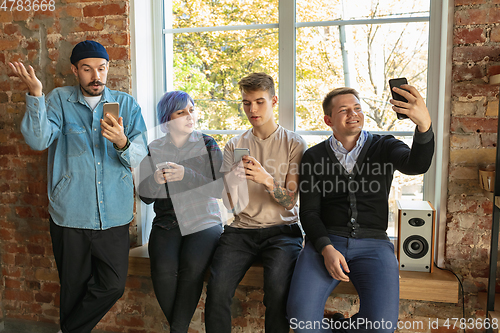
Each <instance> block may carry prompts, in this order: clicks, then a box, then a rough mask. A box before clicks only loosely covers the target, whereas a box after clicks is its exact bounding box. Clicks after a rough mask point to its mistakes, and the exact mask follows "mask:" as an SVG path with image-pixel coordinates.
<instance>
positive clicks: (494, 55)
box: [453, 10, 500, 62]
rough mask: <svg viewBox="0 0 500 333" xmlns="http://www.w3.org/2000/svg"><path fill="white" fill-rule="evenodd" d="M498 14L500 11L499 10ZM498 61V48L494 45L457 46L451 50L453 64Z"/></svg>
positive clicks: (499, 59) (499, 58) (499, 56)
mask: <svg viewBox="0 0 500 333" xmlns="http://www.w3.org/2000/svg"><path fill="white" fill-rule="evenodd" d="M499 12H500V10H499ZM483 60H484V61H494V62H499V61H500V54H499V52H498V46H496V45H489V46H485V45H482V46H481V45H474V46H457V47H454V48H453V61H454V62H469V61H472V62H477V61H483Z"/></svg>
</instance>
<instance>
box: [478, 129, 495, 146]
mask: <svg viewBox="0 0 500 333" xmlns="http://www.w3.org/2000/svg"><path fill="white" fill-rule="evenodd" d="M480 139H481V147H483V148H490V147H492V148H495V147H496V146H497V134H496V133H482V134H481V136H480Z"/></svg>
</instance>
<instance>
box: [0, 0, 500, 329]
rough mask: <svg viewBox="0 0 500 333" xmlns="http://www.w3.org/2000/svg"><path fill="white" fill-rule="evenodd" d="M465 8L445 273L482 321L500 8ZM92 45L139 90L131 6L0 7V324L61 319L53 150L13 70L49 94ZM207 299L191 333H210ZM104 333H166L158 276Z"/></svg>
mask: <svg viewBox="0 0 500 333" xmlns="http://www.w3.org/2000/svg"><path fill="white" fill-rule="evenodd" d="M455 5H456V13H455V27H454V50H453V90H452V109H451V110H450V112H451V133H450V135H451V139H450V149H451V152H450V155H451V156H450V165H449V173H450V179H449V187H448V195H449V200H448V216H447V221H446V223H447V235H446V254H445V259H446V265H447V267H449V268H452V269H453V270H454V271H455V272H457V273H458V274H460V275H461V276H463V278H464V286H465V290H466V294H467V295H466V315H467V316H468V317H476V316H477V317H479V318H484V311H483V310H480V305H479V304H478V301H477V293H478V292H480V291H484V290H485V287H486V285H487V272H488V268H487V264H486V262H487V258H488V254H489V239H490V232H489V230H490V225H491V211H492V204H491V202H489V201H488V200H487V199H486V198H485V197H484V196H483V194H482V192H481V191H480V189H479V187H478V185H477V183H478V177H477V170H478V166H479V165H481V164H487V163H491V162H493V161H494V155H495V144H496V131H497V129H496V119H497V118H496V117H497V110H498V89H499V87H498V86H491V85H488V78H489V76H490V75H492V74H498V73H500V25H499V24H498V22H500V0H469V1H467V0H456V2H455ZM83 39H95V40H98V41H99V42H101V43H103V44H104V45H105V46H106V47H107V49H108V52H109V54H110V57H111V59H112V61H111V66H110V74H109V84H108V86H109V87H110V88H112V89H120V90H123V91H127V92H128V91H130V86H131V80H130V73H131V70H130V59H129V58H130V37H129V3H128V1H111V0H104V1H93V0H86V1H76V0H58V1H56V10H55V11H54V12H44V13H41V12H38V13H33V12H29V13H26V12H16V11H14V12H10V11H7V12H5V11H0V50H1V51H0V69H1V72H0V73H1V74H0V143H1V145H0V195H1V201H0V254H1V257H0V260H1V261H0V263H1V268H2V270H1V275H0V279H1V281H2V283H0V302H1V303H0V306H1V309H2V311H0V320H1V319H2V318H3V316H7V317H9V318H25V319H30V320H38V321H49V322H57V321H58V290H59V287H58V279H57V270H56V268H55V264H54V260H53V257H52V249H51V245H50V237H49V234H48V221H47V211H46V206H47V199H46V153H45V152H42V153H39V152H34V151H32V150H30V149H29V147H28V146H27V145H26V144H25V143H24V140H23V138H22V135H21V134H20V131H19V124H20V121H21V119H22V116H23V113H24V93H25V91H26V90H25V87H23V86H22V84H20V83H19V81H18V80H11V79H10V78H9V77H8V75H7V74H6V73H9V70H8V68H7V66H6V64H7V63H8V62H9V61H12V60H22V61H25V62H27V63H30V64H32V65H33V66H34V67H35V70H36V71H37V74H38V75H39V77H40V79H41V81H42V82H43V84H44V92H45V93H48V92H49V91H50V90H52V89H53V88H54V87H57V86H62V85H68V84H74V83H75V82H76V80H75V79H74V77H73V75H72V74H71V72H70V66H69V55H70V52H71V49H72V46H73V45H74V44H75V43H76V42H78V41H81V40H83ZM204 297H205V296H204V294H203V296H202V299H201V300H200V306H199V309H198V310H197V312H196V314H195V316H194V318H193V324H192V325H191V327H192V330H191V332H201V331H202V326H203V311H202V310H203V305H204ZM262 297H263V295H262V291H261V290H259V289H252V288H238V290H237V293H236V299H235V302H234V304H233V309H234V313H236V314H237V317H236V318H235V319H234V320H233V324H234V325H235V326H237V327H239V328H240V329H239V331H241V332H258V331H261V330H262V328H263V313H264V307H263V305H262ZM358 306H359V301H358V299H357V298H356V297H353V296H348V297H335V298H330V299H329V300H328V302H327V311H330V312H334V311H335V312H336V311H341V312H344V313H345V314H348V315H350V314H353V313H354V312H355V311H356V310H357V307H358ZM400 313H401V315H400V318H401V319H402V320H416V321H417V320H423V321H426V320H428V318H436V316H438V317H439V318H442V319H443V318H451V317H460V316H461V305H460V304H458V305H455V304H439V303H431V302H416V301H401V306H400ZM441 323H442V322H441ZM98 327H99V328H100V329H106V330H108V331H114V332H128V333H134V332H136V333H137V332H162V331H165V328H166V327H167V324H166V321H165V319H164V317H163V314H162V313H161V311H160V309H159V306H158V305H157V302H156V299H155V297H154V293H153V290H152V286H151V281H150V279H149V278H139V277H130V278H129V280H128V282H127V289H126V291H125V295H124V297H123V298H122V299H121V300H120V301H119V302H118V303H117V304H116V306H115V307H113V309H112V310H111V312H110V313H109V314H108V315H106V316H105V317H104V318H103V320H102V321H101V323H100V324H99V326H98ZM438 331H441V330H432V332H438ZM402 332H403V331H402ZM408 332H410V331H408ZM424 332H431V330H424ZM468 332H469V331H468ZM470 332H472V331H470Z"/></svg>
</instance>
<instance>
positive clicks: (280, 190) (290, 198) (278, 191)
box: [270, 179, 298, 209]
mask: <svg viewBox="0 0 500 333" xmlns="http://www.w3.org/2000/svg"><path fill="white" fill-rule="evenodd" d="M273 187H274V191H272V192H270V193H271V195H272V196H273V197H274V199H275V200H276V202H278V203H279V204H280V205H282V206H283V207H287V208H289V209H291V208H292V207H293V206H294V205H295V202H296V201H297V195H298V193H297V191H289V190H288V189H286V188H285V187H284V186H281V185H280V184H278V182H277V181H276V179H274V180H273Z"/></svg>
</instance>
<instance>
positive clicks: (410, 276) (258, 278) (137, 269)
mask: <svg viewBox="0 0 500 333" xmlns="http://www.w3.org/2000/svg"><path fill="white" fill-rule="evenodd" d="M129 259H130V261H129V268H128V275H134V276H150V275H151V272H150V265H149V255H148V249H147V246H146V245H144V246H140V247H136V248H133V249H131V250H130V255H129ZM263 275H264V271H263V268H262V266H261V265H259V264H256V265H253V266H252V267H250V269H249V270H248V271H247V273H246V274H245V277H244V278H243V280H241V282H240V285H241V286H246V287H256V288H263V286H264V278H263ZM399 289H400V291H399V294H400V296H399V297H400V299H410V300H419V301H431V302H443V303H458V281H457V279H456V278H455V276H454V275H453V274H452V273H451V272H448V271H443V270H440V269H438V268H436V269H434V272H433V273H424V272H409V271H400V272H399ZM334 293H335V294H349V295H356V294H357V292H356V289H355V288H354V286H353V285H352V283H350V282H348V283H346V282H341V283H340V284H339V285H338V286H337V288H335V292H334Z"/></svg>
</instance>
